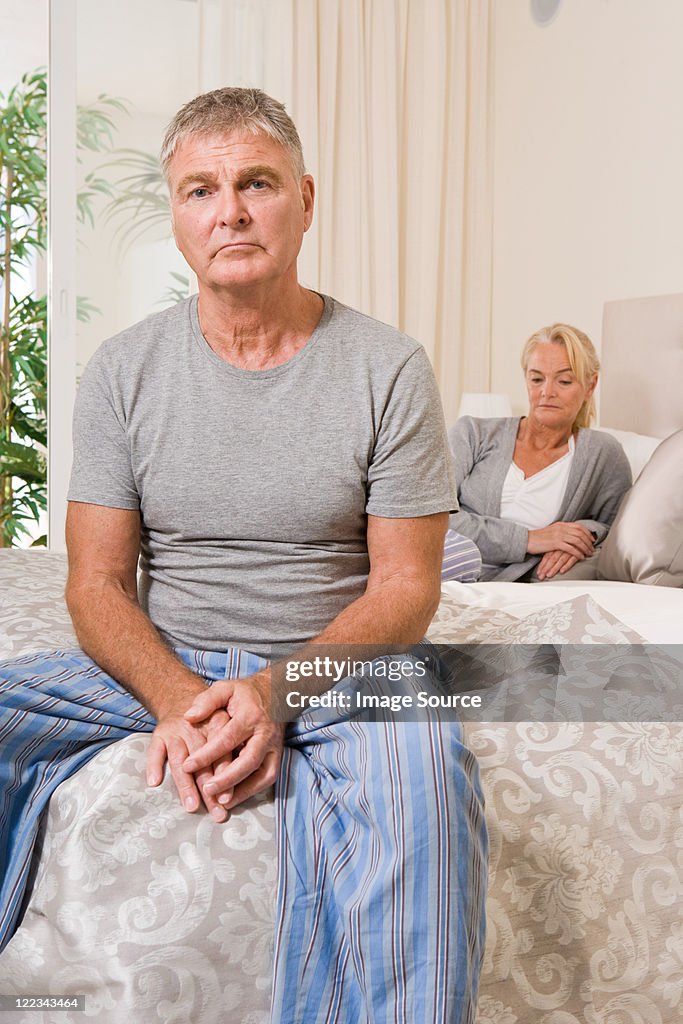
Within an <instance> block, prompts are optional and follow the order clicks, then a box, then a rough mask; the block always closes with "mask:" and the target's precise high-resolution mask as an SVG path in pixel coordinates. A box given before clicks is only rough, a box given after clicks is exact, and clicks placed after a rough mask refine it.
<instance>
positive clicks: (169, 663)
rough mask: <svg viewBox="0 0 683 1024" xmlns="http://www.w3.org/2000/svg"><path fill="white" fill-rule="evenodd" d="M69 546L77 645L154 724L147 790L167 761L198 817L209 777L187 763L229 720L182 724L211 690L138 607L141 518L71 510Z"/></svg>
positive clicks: (210, 802) (72, 505) (81, 507)
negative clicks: (198, 698) (201, 695)
mask: <svg viewBox="0 0 683 1024" xmlns="http://www.w3.org/2000/svg"><path fill="white" fill-rule="evenodd" d="M66 540H67V549H68V552H69V577H68V581H67V586H66V601H67V605H68V608H69V612H70V614H71V618H72V619H73V623H74V628H75V630H76V636H77V637H78V641H79V643H80V645H81V647H82V648H83V650H84V651H85V652H86V654H88V655H89V656H90V657H91V658H92V659H93V661H96V662H97V664H98V665H100V666H101V667H102V668H103V669H104V671H105V672H107V673H108V674H109V675H110V676H112V678H114V679H116V680H117V681H118V682H120V683H122V684H123V686H125V687H126V689H128V690H129V691H130V692H131V693H132V694H134V696H135V697H137V699H138V700H139V701H140V703H141V704H143V705H144V706H145V707H146V708H147V709H148V710H149V711H150V712H151V714H152V715H153V716H154V717H155V718H156V720H157V723H158V724H157V728H156V730H155V732H154V735H153V738H152V743H151V746H150V751H149V756H148V764H147V780H148V783H149V785H153V786H154V785H158V784H159V783H160V782H161V779H162V777H163V768H164V762H165V761H166V760H168V761H169V765H170V768H171V772H172V775H173V778H174V781H175V784H176V787H177V789H178V794H179V796H180V798H181V801H182V803H183V806H184V807H185V808H186V809H187V810H188V811H194V810H197V808H198V807H199V806H200V803H201V797H200V792H201V787H202V785H203V784H204V783H206V782H207V781H208V779H209V778H210V776H211V775H212V772H211V771H208V770H207V771H204V772H203V773H202V774H201V776H198V777H197V780H196V781H195V778H194V777H193V775H192V773H189V772H187V771H185V770H184V769H183V768H182V763H183V761H184V760H185V758H186V757H187V755H188V753H190V752H191V751H192V750H194V749H196V748H199V747H200V746H202V745H203V743H204V742H205V740H206V739H207V737H208V736H209V735H212V734H213V732H214V730H215V729H217V728H219V727H220V726H221V725H223V724H225V722H226V721H227V714H226V713H225V712H222V713H221V714H220V715H218V716H216V717H213V718H212V719H211V721H210V723H208V724H207V725H205V726H204V727H203V728H202V729H197V728H196V727H193V726H192V725H191V724H190V723H189V722H188V721H187V720H186V719H185V718H184V712H185V711H186V710H187V709H188V708H189V707H190V705H191V704H192V702H193V700H194V698H195V697H196V696H197V694H199V693H202V692H203V691H204V690H205V689H206V684H205V683H204V681H203V680H202V679H200V677H199V676H197V675H195V674H194V673H193V672H191V671H190V670H189V669H188V668H186V667H185V666H184V665H183V664H182V663H181V662H180V661H179V660H178V659H177V658H176V657H175V655H174V654H173V652H172V651H170V650H169V648H168V647H167V646H166V645H165V644H164V642H163V641H162V639H161V637H160V636H159V633H158V632H157V630H156V629H155V628H154V626H153V625H152V623H151V622H150V620H149V618H148V617H147V616H146V615H145V613H144V612H143V610H142V609H141V608H140V605H139V604H138V598H137V580H136V573H137V564H138V554H139V549H140V514H139V512H137V511H131V510H128V509H116V508H106V507H104V506H102V505H91V504H86V503H84V502H69V508H68V512H67V522H66ZM197 783H199V786H200V790H198V788H197ZM204 802H205V803H206V805H207V808H208V809H209V810H210V811H211V812H212V813H213V814H214V817H215V818H216V819H217V820H224V819H225V812H224V811H223V810H222V808H220V806H219V805H218V804H217V803H216V801H215V799H213V798H211V797H208V796H207V797H204Z"/></svg>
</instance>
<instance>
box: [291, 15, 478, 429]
mask: <svg viewBox="0 0 683 1024" xmlns="http://www.w3.org/2000/svg"><path fill="white" fill-rule="evenodd" d="M278 6H279V10H280V12H282V4H281V3H280V4H279V5H278ZM287 6H288V10H289V12H290V13H291V26H292V29H291V32H292V47H293V49H292V55H293V61H292V71H291V88H290V89H288V90H287V91H288V92H289V95H288V96H283V98H284V99H286V100H288V101H289V103H288V105H289V109H290V110H291V112H292V115H293V117H294V120H295V121H296V123H297V125H298V127H299V130H300V132H301V136H302V141H303V144H304V152H305V154H306V158H307V161H308V167H309V170H310V171H311V173H313V174H314V176H315V178H316V182H317V185H318V208H317V217H316V222H315V224H314V227H313V228H312V229H311V232H310V234H309V238H308V239H307V241H306V243H305V245H304V251H303V253H302V262H301V268H302V280H303V281H304V282H305V283H307V284H309V285H310V286H312V287H316V288H319V289H321V290H323V291H327V292H330V293H332V294H333V295H335V296H336V297H337V298H339V299H341V300H342V301H344V302H347V303H348V304H349V305H352V306H356V307H358V308H359V309H362V310H363V311H365V312H367V313H370V314H371V315H373V316H376V317H378V318H379V319H381V320H385V321H387V322H388V323H391V324H393V325H395V326H397V327H399V328H400V329H401V330H404V331H406V332H407V333H408V334H411V335H413V336H414V337H416V338H418V339H419V340H420V341H421V342H422V343H423V344H424V346H425V347H426V349H427V351H428V352H429V354H430V356H431V359H432V362H433V365H434V368H435V371H436V374H437V377H438V380H439V384H440V387H441V391H442V396H443V401H444V407H445V411H446V418H447V420H448V421H449V422H450V421H451V420H452V419H453V418H454V417H455V414H456V411H457V405H458V401H459V397H460V392H461V391H463V390H464V391H486V390H488V389H489V386H490V357H491V348H490V344H491V338H490V318H491V317H490V314H491V221H492V210H491V206H492V189H491V136H492V130H491V129H492V125H491V92H492V90H491V48H492V40H491V36H492V27H491V18H492V15H491V3H490V0H288V4H287Z"/></svg>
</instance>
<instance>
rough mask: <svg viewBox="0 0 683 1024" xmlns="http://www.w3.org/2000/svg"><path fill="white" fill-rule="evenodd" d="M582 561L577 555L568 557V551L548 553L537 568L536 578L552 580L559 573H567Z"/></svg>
mask: <svg viewBox="0 0 683 1024" xmlns="http://www.w3.org/2000/svg"><path fill="white" fill-rule="evenodd" d="M580 561H581V559H580V558H577V557H576V555H568V554H567V552H566V551H546V553H545V554H544V556H543V558H542V559H541V561H540V562H539V563H538V565H537V566H536V576H537V577H538V579H539V580H550V579H552V578H553V576H557V574H558V573H565V572H566V571H567V569H571V567H572V566H573V565H576V563H577V562H580Z"/></svg>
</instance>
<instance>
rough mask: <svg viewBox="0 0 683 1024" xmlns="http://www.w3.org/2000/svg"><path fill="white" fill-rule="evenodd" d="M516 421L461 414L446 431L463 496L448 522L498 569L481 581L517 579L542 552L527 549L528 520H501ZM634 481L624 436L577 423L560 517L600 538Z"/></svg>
mask: <svg viewBox="0 0 683 1024" xmlns="http://www.w3.org/2000/svg"><path fill="white" fill-rule="evenodd" d="M519 422H520V417H518V416H514V417H506V418H502V419H475V418H474V417H472V416H462V417H461V418H460V419H459V420H458V421H457V422H456V423H454V424H453V426H452V427H451V429H450V430H449V432H448V440H449V443H450V446H451V455H452V457H453V465H454V468H455V479H456V481H457V484H458V499H459V502H460V511H459V512H456V513H455V514H454V515H452V516H451V517H450V527H451V529H452V530H457V531H458V532H459V533H462V534H464V535H465V537H469V538H470V539H471V540H473V541H474V543H475V544H476V545H477V547H478V548H479V550H480V551H481V556H482V559H483V560H484V563H488V565H489V566H494V567H495V568H494V569H490V568H489V570H488V571H487V570H486V569H485V571H484V574H483V578H484V579H497V580H517V579H519V578H520V577H521V576H524V575H525V573H527V572H528V571H529V570H530V569H532V568H533V566H534V565H536V563H537V562H538V561H540V557H541V556H540V555H528V554H527V544H528V536H529V531H528V530H527V529H526V527H525V526H520V524H519V523H515V522H512V521H511V520H508V519H501V518H500V498H501V492H502V490H503V482H504V480H505V477H506V475H507V471H508V469H509V468H510V463H511V462H512V456H513V453H514V450H515V441H516V439H517V430H518V428H519ZM631 482H632V480H631V467H630V465H629V462H628V459H627V458H626V455H625V454H624V449H623V448H622V447H621V445H620V444H619V442H618V441H617V440H616V439H615V438H613V437H612V436H611V434H603V433H601V432H600V431H599V430H589V429H586V428H584V429H580V430H579V431H578V434H577V436H576V447H575V449H574V457H573V459H572V465H571V470H570V472H569V479H568V481H567V487H566V490H565V493H564V497H563V499H562V507H561V508H560V512H559V520H558V521H560V522H574V523H582V524H583V525H584V526H586V527H587V528H588V529H589V530H591V531H592V532H593V533H594V534H596V543H598V544H599V543H600V542H601V541H602V540H604V538H605V537H606V536H607V531H608V530H609V528H610V526H611V524H612V523H613V521H614V518H615V516H616V514H617V509H618V508H619V503H620V502H621V499H622V498H623V496H624V494H625V493H626V491H627V490H628V489H629V487H630V486H631ZM499 566H500V569H498V567H499Z"/></svg>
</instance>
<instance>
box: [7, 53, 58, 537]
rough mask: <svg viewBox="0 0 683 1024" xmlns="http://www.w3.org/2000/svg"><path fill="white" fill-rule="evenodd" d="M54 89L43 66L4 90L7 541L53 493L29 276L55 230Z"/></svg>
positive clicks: (38, 323) (43, 314)
mask: <svg viewBox="0 0 683 1024" xmlns="http://www.w3.org/2000/svg"><path fill="white" fill-rule="evenodd" d="M46 94H47V90H46V82H45V74H44V73H42V72H35V73H33V74H27V75H24V77H23V78H22V80H21V82H20V83H19V84H18V85H17V86H15V87H14V88H13V89H12V90H11V91H10V92H9V93H8V94H7V97H6V98H3V97H1V96H0V238H1V239H2V240H1V241H0V246H1V254H0V288H1V289H2V320H1V322H0V547H8V546H10V545H11V544H13V543H15V542H16V540H17V538H18V537H19V536H21V535H22V534H26V533H29V523H31V522H35V521H36V520H37V519H38V518H39V515H40V512H41V511H42V510H44V509H45V507H46V501H47V495H46V458H45V457H46V454H47V381H46V370H47V300H46V297H45V296H44V295H42V296H39V297H35V296H34V295H33V294H31V288H30V287H29V286H28V285H27V283H26V278H27V275H28V273H29V271H30V268H31V267H32V265H34V264H35V261H36V256H37V255H38V254H39V253H40V252H42V251H43V250H44V249H45V245H46V237H47V172H46V159H45V155H46V154H45V133H46V117H45V108H46ZM39 542H42V543H44V542H45V541H44V538H39Z"/></svg>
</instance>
